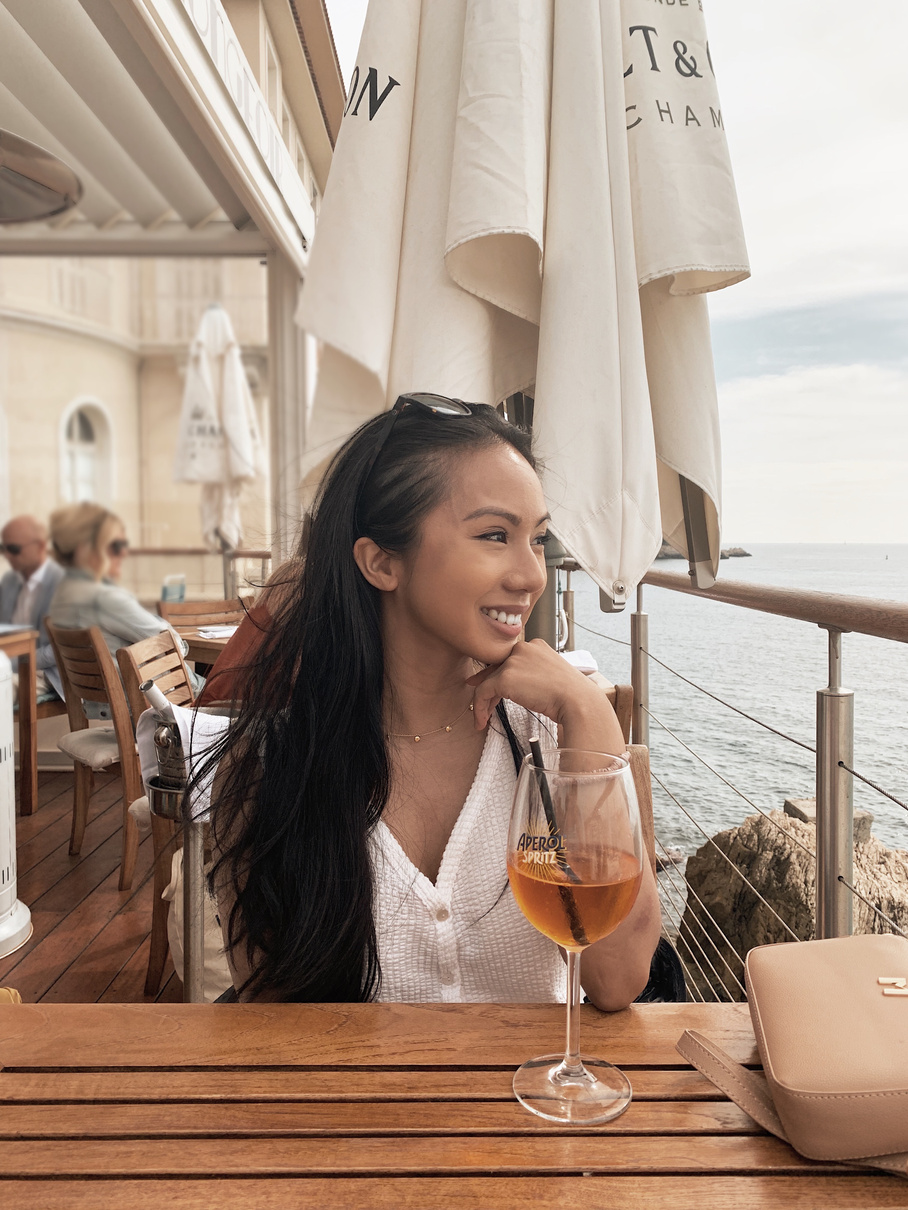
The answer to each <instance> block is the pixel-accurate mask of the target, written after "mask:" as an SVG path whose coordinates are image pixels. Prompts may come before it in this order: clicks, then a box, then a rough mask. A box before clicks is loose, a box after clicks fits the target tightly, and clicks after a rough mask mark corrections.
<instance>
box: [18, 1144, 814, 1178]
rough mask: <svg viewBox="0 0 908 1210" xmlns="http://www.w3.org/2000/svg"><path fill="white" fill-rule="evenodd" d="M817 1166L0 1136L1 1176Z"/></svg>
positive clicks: (657, 1156) (713, 1156)
mask: <svg viewBox="0 0 908 1210" xmlns="http://www.w3.org/2000/svg"><path fill="white" fill-rule="evenodd" d="M809 1169H815V1170H821V1169H822V1165H818V1164H815V1163H814V1162H813V1161H811V1160H807V1159H804V1158H803V1157H801V1156H799V1155H798V1154H797V1152H795V1151H793V1150H792V1148H791V1147H789V1146H788V1144H787V1143H783V1142H781V1140H779V1139H775V1138H772V1137H770V1136H768V1135H756V1136H743V1135H735V1136H730V1137H728V1136H726V1137H715V1136H712V1137H702V1136H697V1135H685V1136H683V1137H677V1138H671V1137H668V1138H667V1137H649V1136H647V1137H641V1136H639V1135H638V1136H630V1137H627V1136H625V1137H620V1136H614V1135H608V1136H601V1135H584V1136H581V1137H578V1136H576V1135H570V1134H564V1135H562V1136H561V1137H558V1138H553V1137H551V1136H549V1135H543V1136H541V1137H538V1138H537V1137H533V1138H527V1137H516V1136H513V1135H506V1136H491V1137H485V1136H483V1137H476V1136H470V1137H450V1136H449V1137H447V1138H432V1139H422V1138H400V1137H398V1138H394V1139H375V1138H342V1139H311V1138H309V1139H306V1140H305V1141H304V1142H303V1141H301V1140H299V1139H271V1138H266V1139H248V1140H242V1141H241V1140H239V1139H180V1140H179V1146H174V1145H173V1142H172V1141H171V1140H169V1139H138V1140H134V1139H130V1140H122V1141H121V1140H97V1139H79V1140H77V1141H70V1140H59V1141H58V1140H54V1141H47V1142H45V1141H40V1140H31V1139H30V1140H28V1141H27V1142H0V1172H3V1173H5V1174H6V1175H7V1176H53V1175H58V1176H124V1177H127V1176H141V1175H147V1176H156V1175H157V1176H207V1175H210V1174H211V1173H214V1172H217V1173H219V1174H221V1175H223V1176H241V1175H245V1174H249V1175H250V1176H261V1175H262V1174H263V1173H265V1174H271V1175H275V1176H277V1175H283V1176H291V1175H299V1176H329V1175H335V1174H337V1175H346V1176H351V1175H356V1174H357V1173H359V1174H361V1175H363V1176H368V1175H384V1174H387V1175H389V1176H402V1175H410V1174H412V1175H414V1176H416V1175H424V1176H430V1175H437V1176H445V1175H452V1176H453V1175H455V1174H462V1175H468V1174H473V1175H495V1174H499V1175H505V1174H514V1175H518V1174H521V1173H524V1174H530V1173H536V1174H538V1175H540V1176H546V1175H548V1174H550V1173H552V1174H554V1173H560V1174H569V1173H572V1172H573V1173H582V1172H593V1173H595V1172H603V1173H607V1172H612V1173H640V1174H642V1175H658V1174H660V1173H662V1174H667V1173H675V1172H677V1173H687V1174H693V1173H713V1172H716V1173H748V1172H750V1173H754V1172H763V1173H776V1172H777V1173H789V1174H790V1173H796V1172H799V1171H806V1170H809Z"/></svg>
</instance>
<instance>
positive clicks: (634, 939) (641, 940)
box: [471, 639, 662, 1012]
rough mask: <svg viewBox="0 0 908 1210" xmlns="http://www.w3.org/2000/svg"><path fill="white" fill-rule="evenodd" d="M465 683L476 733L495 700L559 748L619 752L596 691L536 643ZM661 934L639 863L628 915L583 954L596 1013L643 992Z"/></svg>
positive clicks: (614, 723)
mask: <svg viewBox="0 0 908 1210" xmlns="http://www.w3.org/2000/svg"><path fill="white" fill-rule="evenodd" d="M471 683H472V684H475V685H476V699H475V702H474V711H473V712H474V714H475V715H476V725H477V727H485V726H486V725H487V723H488V721H489V718H490V717H491V714H492V711H493V710H494V709H495V706H496V705H497V704H498V702H499V701H500V700H501V698H508V699H509V700H511V701H513V702H516V703H517V704H518V705H521V706H524V707H526V709H528V710H532V711H533V712H534V713H536V714H544V715H546V716H547V717H548V718H551V719H554V720H555V721H556V722H557V723H558V743H559V745H560V746H561V747H562V748H583V749H585V750H587V751H590V752H609V753H612V754H614V755H616V756H620V755H621V754H623V753H624V752H625V750H626V745H625V742H624V736H623V734H622V732H621V727H620V726H619V724H618V719H617V718H616V717H615V712H614V710H613V709H612V706H611V703H610V702H609V700H608V698H607V697H606V696H605V694H604V692H603V691H602V690H601V689H600V688H599V687H598V686H597V685H595V684H593V683H591V682H590V681H589V680H588V679H587V678H586V677H585V676H584V675H583V673H581V672H578V671H577V669H576V668H572V667H571V665H570V664H569V663H568V662H567V660H565V659H563V658H562V657H561V656H560V655H558V654H557V652H555V651H553V650H552V649H551V647H549V645H548V644H547V643H545V642H544V641H543V640H541V639H534V640H533V641H532V642H530V643H518V644H517V645H516V646H515V648H514V650H513V651H512V653H511V655H510V656H509V657H508V658H507V659H506V660H505V661H504V663H502V664H499V665H498V666H497V667H496V668H487V669H485V670H484V671H483V672H481V673H478V674H477V675H476V676H475V677H472V678H471ZM661 928H662V918H661V912H660V908H659V896H658V894H657V892H656V880H655V877H654V876H653V872H652V867H651V866H650V863H649V860H648V859H646V857H645V859H644V869H643V880H642V882H641V885H640V892H639V894H638V896H637V900H636V902H635V904H634V906H633V908H632V909H631V912H630V915H629V916H628V917H627V919H626V920H625V921H624V922H623V923H622V924H620V925H619V926H618V928H617V929H615V931H614V933H612V934H611V935H610V936H608V937H604V938H603V939H602V940H601V941H597V942H596V943H595V944H594V945H591V946H589V948H588V949H586V950H585V951H584V954H583V962H582V963H581V966H580V971H581V979H582V982H583V987H584V990H585V992H586V994H587V995H588V996H589V998H590V999H591V1000H592V1002H593V1003H594V1004H595V1005H596V1006H597V1008H601V1009H604V1010H605V1011H609V1012H611V1011H615V1010H616V1009H620V1008H626V1007H627V1006H628V1004H630V1003H631V1002H632V1001H633V1000H635V999H636V997H637V996H638V995H639V994H640V992H642V991H643V989H644V987H645V986H646V983H647V980H648V978H649V967H650V962H651V960H652V956H653V954H654V953H655V950H656V946H657V944H658V942H659V933H660V931H661Z"/></svg>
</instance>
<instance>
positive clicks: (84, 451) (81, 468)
mask: <svg viewBox="0 0 908 1210" xmlns="http://www.w3.org/2000/svg"><path fill="white" fill-rule="evenodd" d="M62 454H63V457H62V466H61V471H62V480H63V482H62V484H61V488H62V493H61V494H62V496H63V499H64V500H66V501H67V503H69V504H75V503H77V502H78V501H79V500H98V501H101V502H102V503H104V502H105V501H107V500H109V498H110V489H111V483H110V425H109V423H108V420H107V417H106V415H105V414H104V412H103V411H102V410H101V408H100V407H98V406H96V405H94V404H90V403H80V404H77V405H76V406H75V407H73V408H71V409H70V411H69V413H68V414H67V415H66V416H65V417H64V420H63V450H62Z"/></svg>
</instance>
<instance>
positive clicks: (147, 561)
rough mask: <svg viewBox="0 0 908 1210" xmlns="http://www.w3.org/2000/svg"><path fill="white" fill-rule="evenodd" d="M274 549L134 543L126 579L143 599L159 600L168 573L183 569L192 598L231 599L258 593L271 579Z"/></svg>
mask: <svg viewBox="0 0 908 1210" xmlns="http://www.w3.org/2000/svg"><path fill="white" fill-rule="evenodd" d="M270 570H271V551H270V550H243V549H239V550H231V551H227V552H225V553H224V554H223V555H222V554H220V553H219V552H217V551H212V550H209V549H208V547H205V546H155V547H151V546H145V547H133V548H132V549H131V551H130V557H129V559H127V561H126V563H125V564H124V566H123V573H122V582H123V585H124V587H126V588H128V589H129V590H130V591H131V592H133V593H134V594H135V595H136V596H137V597H138V598H139V599H140V600H143V601H155V600H157V599H158V598H159V596H160V593H161V585H162V583H163V581H164V578H165V577H166V576H171V575H178V574H179V573H183V575H184V576H185V583H186V597H187V599H188V600H216V599H217V598H219V597H222V596H223V597H225V598H227V599H231V598H233V597H236V596H246V595H250V594H254V593H255V592H256V591H257V590H258V588H259V587H261V585H262V584H264V583H265V581H266V580H267V579H268V576H269V574H270Z"/></svg>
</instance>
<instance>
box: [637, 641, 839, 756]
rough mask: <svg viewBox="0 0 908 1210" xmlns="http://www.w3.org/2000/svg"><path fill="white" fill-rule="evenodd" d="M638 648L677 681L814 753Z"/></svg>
mask: <svg viewBox="0 0 908 1210" xmlns="http://www.w3.org/2000/svg"><path fill="white" fill-rule="evenodd" d="M640 650H641V651H642V652H643V654H644V655H646V656H648V657H649V658H650V659H651V660H653V661H654V662H655V663H656V664H658V665H659V667H660V668H664V669H665V671H666V672H670V673H671V674H672V676H676V677H677V678H678V680H679V681H684V683H685V685H690V686H691V688H692V689H698V690H699V691H700V693H704V694H706V696H707V697H711V698H712V700H713V701H714V702H718V703H719V705H720V706H725V708H726V709H727V710H733V711H734V712H735V714H740V715H741V717H742V718H746V719H749V720H750V722H752V723H756V724H757V726H758V727H762V728H763V729H764V731H771V732H772V734H773V735H778V736H779V738H780V739H787V740H788V742H789V743H790V744H797V745H798V747H799V748H804V749H805V750H806V751H807V752H812V753H813V754H814V755H816V751H817V750H816V748H813V747H811V745H810V744H805V743H804V741H803V740H801V739H795V737H794V736H793V735H788V734H787V733H786V732H785V731H780V730H779V729H778V727H771V726H770V725H769V723H764V722H763V720H762V719H761V718H757V717H756V716H755V715H753V714H748V713H747V711H746V710H742V709H741V707H740V706H733V705H732V704H731V702H727V701H726V700H725V699H724V698H722V697H719V696H718V694H716V693H711V692H710V691H709V689H704V688H703V686H702V685H698V684H697V683H696V681H692V680H690V679H689V678H688V677H686V676H683V675H682V674H681V673H680V672H677V671H676V670H675V669H674V668H670V667H669V666H668V664H666V663H664V662H663V661H662V660H660V659H659V657H658V656H656V655H653V653H652V652H651V651H647V649H646V648H645V647H641V649H640Z"/></svg>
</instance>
